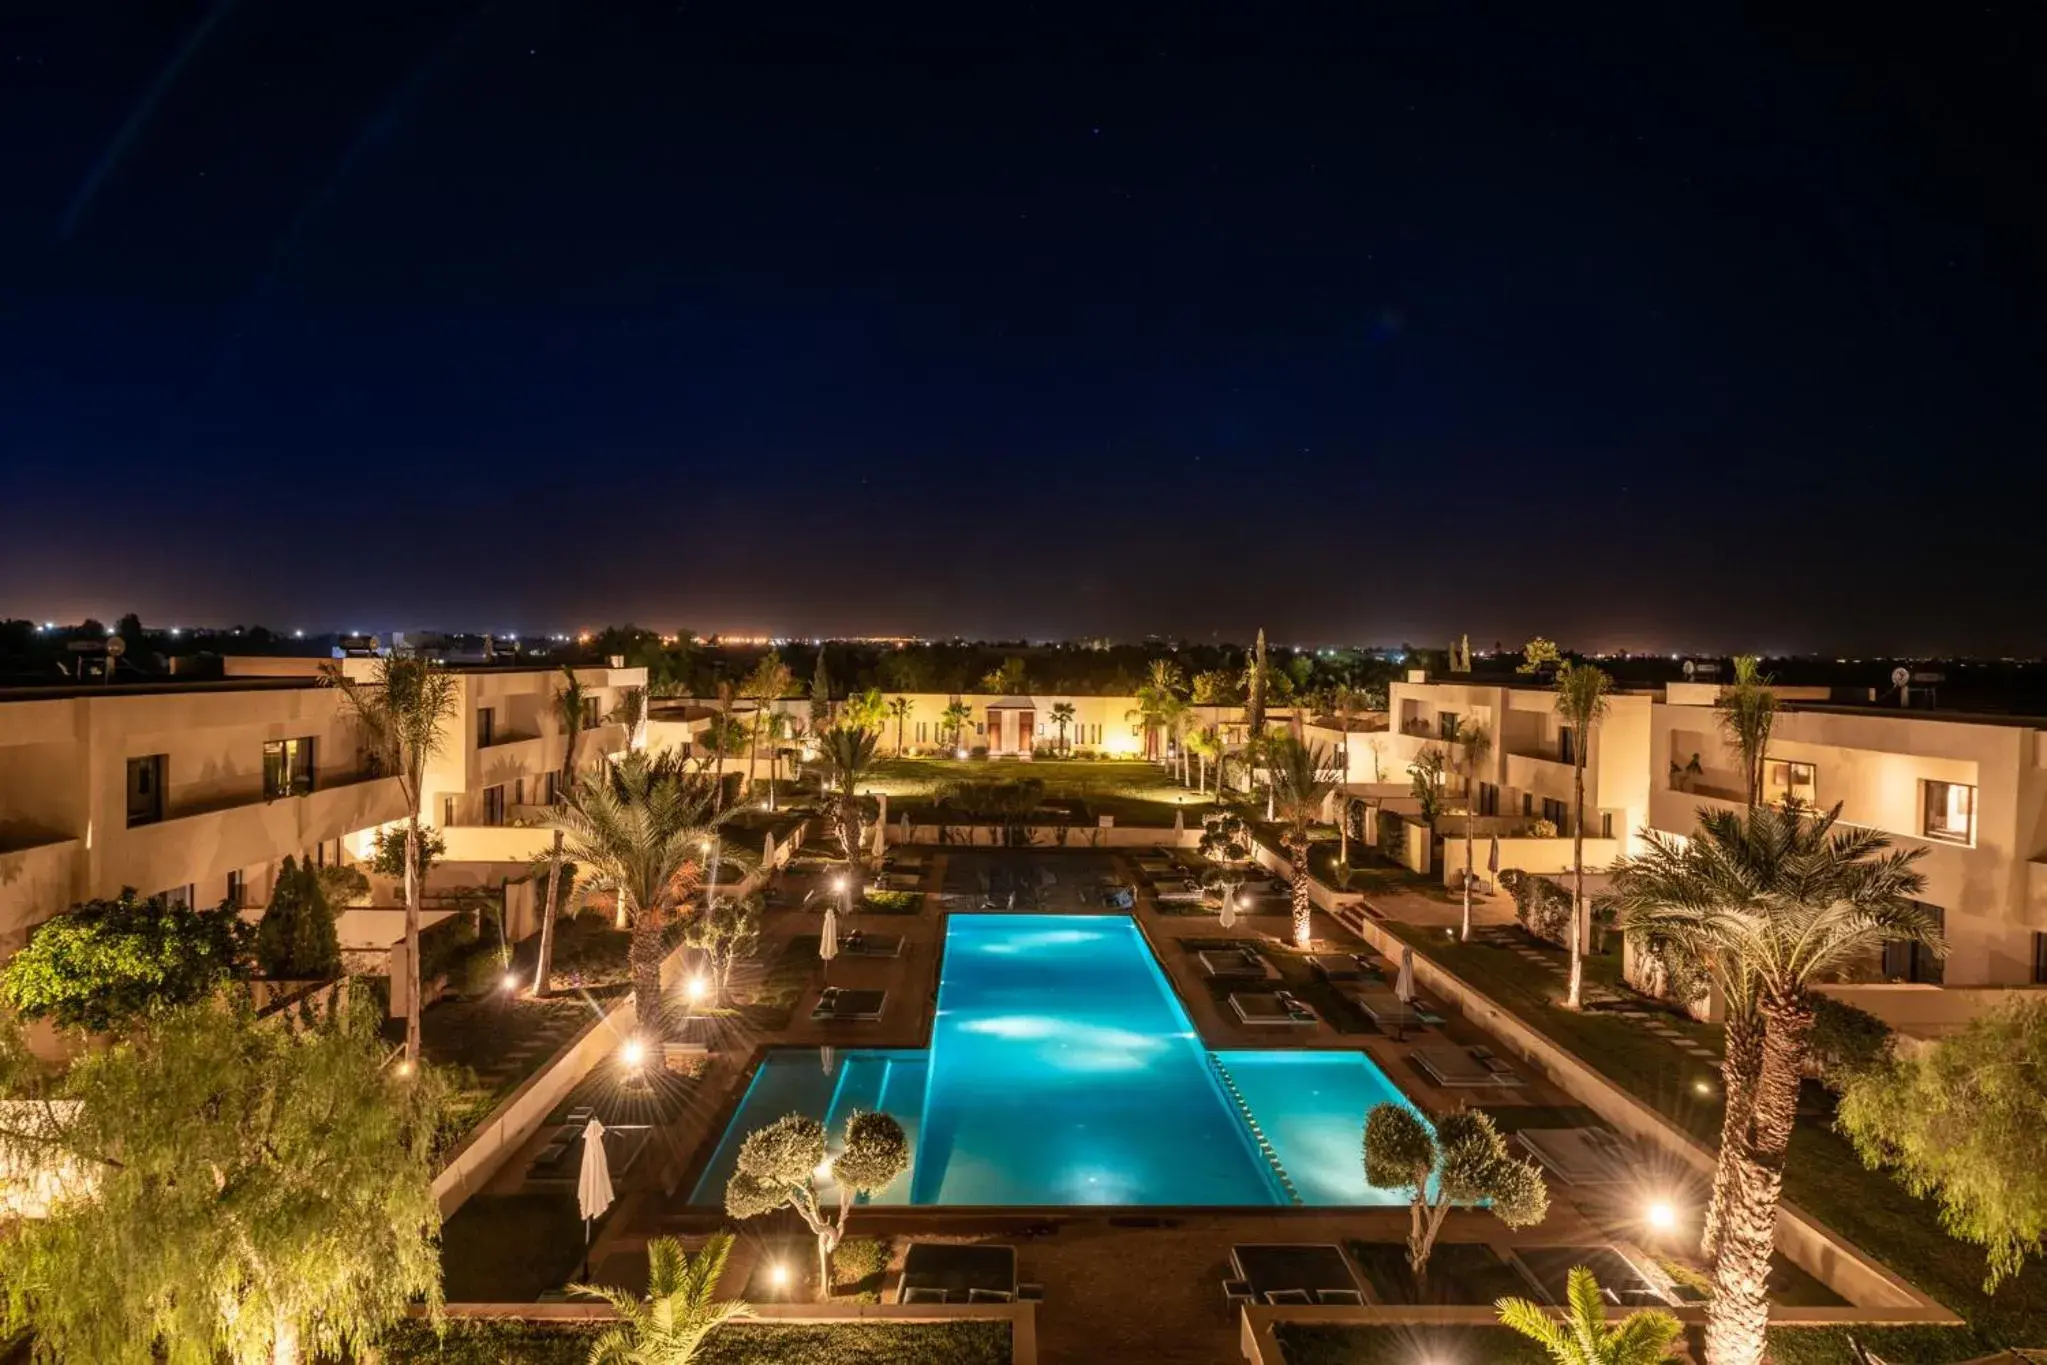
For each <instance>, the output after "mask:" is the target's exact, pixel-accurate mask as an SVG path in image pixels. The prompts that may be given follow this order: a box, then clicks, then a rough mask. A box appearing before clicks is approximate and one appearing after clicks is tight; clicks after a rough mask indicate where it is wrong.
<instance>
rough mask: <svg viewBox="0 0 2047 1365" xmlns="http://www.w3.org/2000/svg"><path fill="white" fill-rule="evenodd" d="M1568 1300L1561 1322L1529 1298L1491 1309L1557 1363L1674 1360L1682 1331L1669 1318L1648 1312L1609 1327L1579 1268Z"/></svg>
mask: <svg viewBox="0 0 2047 1365" xmlns="http://www.w3.org/2000/svg"><path fill="white" fill-rule="evenodd" d="M1567 1297H1568V1298H1569V1299H1570V1301H1571V1302H1570V1307H1569V1309H1568V1310H1566V1313H1565V1317H1564V1320H1563V1321H1562V1322H1559V1321H1557V1320H1556V1319H1555V1318H1553V1317H1551V1316H1550V1311H1549V1309H1547V1308H1544V1307H1542V1306H1541V1305H1539V1304H1535V1303H1530V1302H1529V1301H1528V1300H1527V1299H1512V1298H1509V1299H1501V1300H1500V1301H1499V1302H1498V1303H1497V1304H1495V1305H1494V1306H1495V1307H1496V1308H1497V1309H1498V1310H1499V1313H1500V1321H1501V1323H1503V1324H1504V1325H1506V1326H1508V1327H1511V1328H1513V1329H1514V1330H1515V1331H1517V1332H1519V1333H1520V1334H1521V1335H1522V1336H1524V1337H1527V1338H1528V1339H1529V1340H1531V1341H1533V1342H1535V1343H1536V1344H1537V1345H1539V1346H1541V1347H1542V1349H1543V1350H1545V1351H1547V1352H1549V1358H1550V1359H1551V1360H1552V1361H1554V1362H1556V1365H1663V1362H1664V1361H1667V1360H1671V1359H1673V1358H1674V1357H1673V1356H1672V1355H1671V1353H1670V1351H1671V1347H1673V1346H1675V1345H1676V1344H1677V1339H1678V1338H1679V1337H1681V1336H1683V1335H1684V1327H1683V1325H1682V1324H1681V1323H1679V1322H1678V1320H1677V1318H1676V1317H1675V1316H1673V1315H1672V1314H1670V1313H1666V1312H1664V1311H1663V1310H1662V1309H1661V1308H1646V1309H1643V1310H1642V1311H1641V1312H1638V1313H1630V1314H1628V1315H1627V1316H1626V1317H1624V1318H1622V1319H1621V1320H1620V1322H1619V1323H1618V1324H1616V1325H1614V1326H1612V1327H1608V1326H1607V1325H1606V1301H1605V1300H1604V1299H1602V1298H1601V1297H1600V1292H1599V1281H1598V1280H1596V1279H1594V1278H1593V1277H1592V1272H1591V1271H1590V1270H1587V1269H1586V1268H1585V1267H1584V1266H1582V1265H1581V1266H1577V1267H1574V1268H1573V1269H1572V1271H1571V1276H1570V1283H1569V1292H1568V1295H1567Z"/></svg>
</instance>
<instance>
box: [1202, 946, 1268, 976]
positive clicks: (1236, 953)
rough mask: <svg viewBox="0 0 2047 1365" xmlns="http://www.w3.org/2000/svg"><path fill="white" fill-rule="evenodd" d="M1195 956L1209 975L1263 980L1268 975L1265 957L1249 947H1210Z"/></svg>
mask: <svg viewBox="0 0 2047 1365" xmlns="http://www.w3.org/2000/svg"><path fill="white" fill-rule="evenodd" d="M1195 956H1196V957H1198V958H1200V959H1201V970H1202V971H1204V972H1207V973H1208V974H1209V975H1210V976H1216V977H1223V978H1226V979H1233V978H1237V977H1248V978H1249V979H1251V980H1253V981H1263V980H1264V979H1265V978H1266V977H1267V976H1268V975H1270V973H1269V971H1268V970H1267V968H1266V965H1265V959H1264V958H1263V957H1260V956H1259V955H1258V953H1257V952H1256V951H1255V950H1253V949H1250V948H1210V949H1206V950H1204V951H1202V952H1200V953H1197V954H1195Z"/></svg>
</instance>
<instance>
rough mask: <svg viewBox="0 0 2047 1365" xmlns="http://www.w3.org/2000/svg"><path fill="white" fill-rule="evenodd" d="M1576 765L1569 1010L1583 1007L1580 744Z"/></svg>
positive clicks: (1582, 755) (1582, 758) (1582, 771)
mask: <svg viewBox="0 0 2047 1365" xmlns="http://www.w3.org/2000/svg"><path fill="white" fill-rule="evenodd" d="M1576 757H1577V760H1578V761H1577V762H1576V763H1574V764H1572V765H1571V781H1572V786H1573V792H1574V801H1575V808H1574V810H1573V812H1572V817H1571V872H1572V881H1573V886H1572V888H1571V988H1570V992H1569V994H1568V995H1567V996H1566V997H1565V1000H1564V1003H1565V1004H1566V1005H1568V1006H1569V1007H1570V1008H1572V1009H1574V1010H1575V1009H1582V1008H1583V1007H1584V1004H1585V920H1586V919H1587V918H1588V916H1587V915H1586V913H1585V749H1584V741H1583V740H1580V741H1579V747H1578V753H1577V755H1576Z"/></svg>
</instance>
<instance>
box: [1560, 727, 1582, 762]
mask: <svg viewBox="0 0 2047 1365" xmlns="http://www.w3.org/2000/svg"><path fill="white" fill-rule="evenodd" d="M1577 761H1578V732H1577V731H1576V730H1573V729H1572V728H1571V727H1570V726H1568V725H1559V726H1558V727H1557V762H1559V763H1576V762H1577Z"/></svg>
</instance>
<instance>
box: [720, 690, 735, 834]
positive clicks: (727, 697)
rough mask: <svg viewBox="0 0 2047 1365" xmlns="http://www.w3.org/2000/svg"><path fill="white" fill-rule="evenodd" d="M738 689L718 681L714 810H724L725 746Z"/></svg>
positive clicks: (730, 729) (728, 737)
mask: <svg viewBox="0 0 2047 1365" xmlns="http://www.w3.org/2000/svg"><path fill="white" fill-rule="evenodd" d="M738 696H739V689H738V688H737V687H735V686H733V685H732V683H730V682H729V681H727V680H726V679H724V678H720V679H719V680H718V731H717V733H718V766H717V778H718V799H717V803H716V809H718V810H724V809H725V745H726V741H727V740H729V739H730V738H731V736H732V703H733V702H734V701H735V700H736V699H737V698H738Z"/></svg>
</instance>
